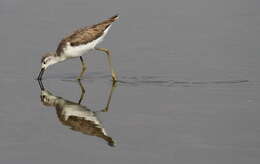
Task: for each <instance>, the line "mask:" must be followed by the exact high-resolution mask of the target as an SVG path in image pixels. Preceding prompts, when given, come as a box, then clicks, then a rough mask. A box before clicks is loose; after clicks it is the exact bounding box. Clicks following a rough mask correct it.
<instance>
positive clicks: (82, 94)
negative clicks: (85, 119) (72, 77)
mask: <svg viewBox="0 0 260 164" xmlns="http://www.w3.org/2000/svg"><path fill="white" fill-rule="evenodd" d="M78 83H79V86H80V89H81V95H80V99H79V101H78V104H80V103H81V101H82V100H83V98H84V96H85V88H84V86H83V85H82V83H81V81H80V80H78Z"/></svg>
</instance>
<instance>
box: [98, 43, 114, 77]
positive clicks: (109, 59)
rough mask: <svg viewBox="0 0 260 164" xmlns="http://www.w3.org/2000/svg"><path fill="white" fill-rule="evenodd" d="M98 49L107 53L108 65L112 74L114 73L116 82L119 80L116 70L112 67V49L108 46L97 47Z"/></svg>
mask: <svg viewBox="0 0 260 164" xmlns="http://www.w3.org/2000/svg"><path fill="white" fill-rule="evenodd" d="M95 49H96V50H99V51H103V52H105V53H106V54H107V60H108V65H109V69H110V71H111V74H112V79H113V81H114V82H116V81H117V76H116V72H115V71H114V69H113V67H112V62H111V55H110V51H109V50H108V49H106V48H97V47H96V48H95Z"/></svg>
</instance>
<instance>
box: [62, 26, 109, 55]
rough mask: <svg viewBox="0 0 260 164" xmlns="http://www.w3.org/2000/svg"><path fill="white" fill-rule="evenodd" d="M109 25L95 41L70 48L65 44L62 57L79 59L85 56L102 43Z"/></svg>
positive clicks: (68, 44)
mask: <svg viewBox="0 0 260 164" xmlns="http://www.w3.org/2000/svg"><path fill="white" fill-rule="evenodd" d="M110 27H111V25H110V26H109V27H108V28H107V29H106V30H105V31H104V33H103V35H102V36H101V37H99V38H98V39H96V40H93V41H92V42H90V43H87V44H84V45H79V46H71V45H70V43H69V42H67V46H66V48H64V56H66V57H71V58H73V57H79V56H82V55H84V54H86V53H87V52H88V51H90V50H92V49H94V48H95V47H96V45H97V44H99V43H100V42H102V41H103V39H104V37H105V36H106V35H107V32H108V30H109V28H110Z"/></svg>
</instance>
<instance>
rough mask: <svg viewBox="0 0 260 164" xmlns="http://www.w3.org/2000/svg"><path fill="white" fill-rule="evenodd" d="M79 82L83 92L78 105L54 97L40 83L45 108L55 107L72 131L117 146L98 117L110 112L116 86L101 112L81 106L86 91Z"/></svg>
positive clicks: (112, 88) (61, 120) (58, 114)
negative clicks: (101, 113)
mask: <svg viewBox="0 0 260 164" xmlns="http://www.w3.org/2000/svg"><path fill="white" fill-rule="evenodd" d="M78 82H79V85H80V87H81V91H82V92H81V97H80V99H79V102H78V103H77V102H72V101H69V100H65V99H63V98H62V97H57V96H54V95H53V94H52V93H50V92H49V91H47V90H45V89H44V86H43V84H42V82H41V81H39V85H40V87H41V102H42V103H43V105H45V106H53V107H55V108H56V112H57V116H58V118H59V120H60V122H61V123H62V124H63V125H66V126H69V127H70V128H71V129H72V130H75V131H79V132H81V133H83V134H87V135H91V136H97V137H99V138H102V139H104V140H105V141H107V143H108V145H109V146H115V141H114V140H113V139H112V138H111V137H109V136H108V135H107V133H106V131H105V129H104V127H103V125H102V123H101V121H100V120H99V119H98V117H97V115H98V113H100V112H106V111H108V108H109V104H110V100H111V97H112V93H113V90H114V88H115V86H114V85H112V87H111V90H110V94H109V98H108V102H107V105H106V107H105V108H104V109H102V110H99V111H91V110H90V109H88V108H87V107H86V106H83V105H81V104H80V103H81V101H82V99H83V97H84V95H85V90H84V87H83V86H82V84H81V82H80V81H78Z"/></svg>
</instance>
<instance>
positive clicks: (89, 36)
mask: <svg viewBox="0 0 260 164" xmlns="http://www.w3.org/2000/svg"><path fill="white" fill-rule="evenodd" d="M117 19H118V15H115V16H113V17H111V18H109V19H106V20H104V21H103V22H100V23H98V24H95V25H92V26H89V27H84V28H81V29H78V30H76V31H74V32H73V33H72V34H71V35H69V36H67V37H65V38H64V39H62V40H61V42H60V43H59V45H58V48H57V50H56V53H57V55H58V56H59V55H60V54H61V53H62V52H63V49H64V47H65V46H66V45H67V43H68V42H69V43H70V45H71V46H78V45H81V44H87V43H89V42H91V41H93V40H96V39H97V38H99V37H100V36H101V35H102V34H103V33H104V31H105V30H106V29H107V28H108V27H109V26H110V25H111V23H113V22H114V21H115V20H117Z"/></svg>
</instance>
